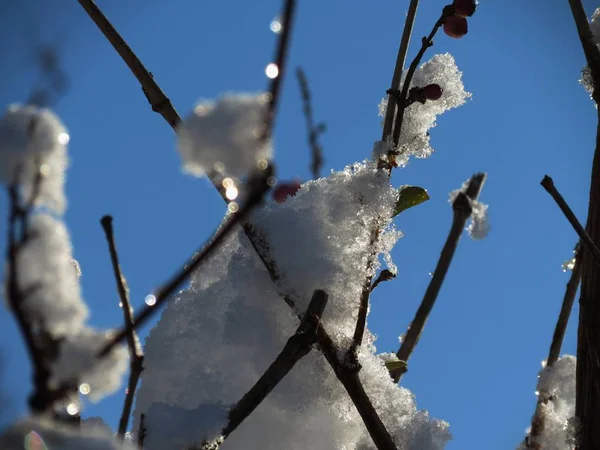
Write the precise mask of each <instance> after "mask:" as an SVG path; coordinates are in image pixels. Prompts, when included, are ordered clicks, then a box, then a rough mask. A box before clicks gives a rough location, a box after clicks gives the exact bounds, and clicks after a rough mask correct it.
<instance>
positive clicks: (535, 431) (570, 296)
mask: <svg viewBox="0 0 600 450" xmlns="http://www.w3.org/2000/svg"><path fill="white" fill-rule="evenodd" d="M580 251H581V246H580V244H577V248H576V250H575V255H574V256H575V265H574V266H573V270H572V272H571V277H570V278H569V282H568V283H567V289H566V291H565V296H564V298H563V303H562V307H561V309H560V314H559V316H558V320H557V322H556V327H555V328H554V335H553V336H552V343H551V344H550V352H549V354H548V359H547V360H546V367H547V368H550V367H552V366H553V365H554V363H556V361H558V358H559V355H560V349H561V347H562V343H563V340H564V337H565V332H566V331H567V325H568V323H569V316H570V315H571V310H572V309H573V303H574V301H575V294H576V293H577V289H578V288H579V284H580V282H581V267H582V266H581V257H580V256H581V255H580ZM550 401H552V396H551V395H550V394H549V393H548V392H545V391H540V392H538V399H537V402H536V407H535V412H534V414H533V418H532V419H531V429H530V431H529V434H528V435H527V437H526V438H525V441H524V445H525V448H528V449H531V450H541V449H542V447H541V446H540V444H539V443H538V442H537V438H538V437H539V436H541V435H542V433H543V431H544V428H545V426H546V413H545V411H546V408H545V405H546V404H548V403H549V402H550Z"/></svg>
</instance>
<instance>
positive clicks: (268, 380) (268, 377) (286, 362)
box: [212, 290, 328, 445]
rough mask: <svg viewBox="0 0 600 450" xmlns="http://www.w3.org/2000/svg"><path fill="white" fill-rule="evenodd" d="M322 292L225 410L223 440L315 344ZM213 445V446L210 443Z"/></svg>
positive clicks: (324, 295)
mask: <svg viewBox="0 0 600 450" xmlns="http://www.w3.org/2000/svg"><path fill="white" fill-rule="evenodd" d="M327 299H328V295H327V293H326V292H325V291H322V290H316V291H315V292H314V294H313V297H312V299H311V301H310V303H309V305H308V309H307V310H306V313H305V314H304V316H303V318H302V321H301V322H300V325H299V326H298V329H297V330H296V333H295V334H294V335H293V336H292V337H290V338H289V339H288V341H287V343H286V344H285V347H283V350H281V353H280V354H279V355H278V356H277V358H276V359H275V361H273V363H272V364H271V365H270V366H269V368H268V369H267V370H266V371H265V373H264V374H263V375H262V376H261V377H260V379H259V380H258V381H257V382H256V384H255V385H254V386H252V388H251V389H250V390H249V391H248V392H247V393H246V394H245V395H244V396H243V397H242V399H241V400H240V401H239V402H237V403H236V405H235V406H233V407H232V408H231V410H230V411H229V422H228V423H227V425H226V426H225V428H223V431H222V432H221V435H222V439H223V440H224V439H227V437H228V436H229V435H230V434H231V433H232V432H233V431H234V430H235V429H236V428H237V427H238V426H239V425H240V424H241V423H242V422H243V421H244V420H245V419H246V418H247V417H248V416H249V415H250V414H252V412H253V411H254V410H255V409H256V408H257V407H258V405H260V404H261V403H262V401H263V400H264V399H265V398H267V396H268V395H269V394H270V393H271V391H272V390H273V389H275V386H277V385H278V384H279V382H280V381H281V380H283V378H284V377H285V376H286V375H287V374H288V373H289V372H290V370H292V368H293V367H294V366H295V365H296V363H297V362H298V361H300V360H301V359H302V358H303V357H304V356H306V355H307V354H308V353H309V352H310V351H311V350H312V346H313V344H315V342H316V340H317V337H316V331H317V329H318V328H319V326H320V320H321V317H322V316H323V311H324V310H325V306H326V304H327ZM212 444H213V445H214V443H212Z"/></svg>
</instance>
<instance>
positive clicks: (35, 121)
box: [0, 105, 69, 214]
mask: <svg viewBox="0 0 600 450" xmlns="http://www.w3.org/2000/svg"><path fill="white" fill-rule="evenodd" d="M68 142H69V135H68V133H67V131H66V129H65V127H64V126H63V124H62V123H61V121H60V119H59V118H58V117H57V116H56V115H55V114H54V113H53V112H52V111H50V110H49V109H45V108H38V107H36V106H29V105H28V106H21V105H11V106H9V107H8V109H7V110H6V112H5V113H4V116H3V117H2V119H0V183H2V184H5V185H10V184H13V183H14V182H15V181H17V182H18V184H19V185H20V186H21V188H22V193H23V196H24V198H26V199H28V198H29V197H30V196H31V193H32V187H33V181H34V179H35V178H36V175H37V173H38V171H41V173H42V175H43V177H42V180H41V183H40V192H39V195H38V197H37V201H36V204H37V205H40V206H45V207H47V208H49V209H51V210H52V211H54V212H56V213H58V214H62V213H63V211H64V210H65V205H66V199H65V194H64V183H65V170H66V168H67V165H68V158H67V149H66V144H67V143H68Z"/></svg>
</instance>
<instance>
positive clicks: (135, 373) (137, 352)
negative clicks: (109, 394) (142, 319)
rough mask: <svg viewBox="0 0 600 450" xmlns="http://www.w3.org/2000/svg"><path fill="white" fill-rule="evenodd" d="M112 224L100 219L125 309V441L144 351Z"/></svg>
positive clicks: (121, 435) (121, 436)
mask: <svg viewBox="0 0 600 450" xmlns="http://www.w3.org/2000/svg"><path fill="white" fill-rule="evenodd" d="M112 223H113V218H112V217H111V216H104V217H102V219H100V224H101V225H102V229H103V230H104V234H105V235H106V241H107V243H108V250H109V253H110V260H111V263H112V267H113V272H114V275H115V281H116V283H117V291H118V293H119V298H120V300H121V308H122V309H123V318H124V321H125V331H126V333H127V335H126V339H127V346H128V347H129V380H128V382H127V391H126V392H125V401H124V402H123V410H122V412H121V418H120V419H119V429H118V431H117V436H118V437H119V439H121V440H123V439H124V438H125V432H126V431H127V424H128V422H129V416H130V415H131V405H132V404H133V397H134V395H135V389H136V387H137V383H138V380H139V378H140V375H141V374H142V370H143V364H144V351H143V350H142V346H141V345H140V340H139V338H138V336H137V333H136V332H135V329H134V326H133V308H132V307H131V303H130V301H129V287H128V286H127V280H126V279H125V276H124V275H123V272H122V271H121V264H120V263H119V255H118V253H117V245H116V243H115V236H114V231H113V225H112Z"/></svg>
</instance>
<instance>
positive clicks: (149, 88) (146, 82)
mask: <svg viewBox="0 0 600 450" xmlns="http://www.w3.org/2000/svg"><path fill="white" fill-rule="evenodd" d="M77 1H78V2H79V4H80V5H81V6H82V7H83V9H85V11H86V12H87V14H88V15H89V16H90V18H91V19H92V20H93V21H94V23H95V24H96V25H97V26H98V28H99V29H100V31H102V34H104V36H105V37H106V39H108V41H109V42H110V43H111V44H112V46H113V47H114V49H115V50H116V51H117V53H118V54H119V55H120V56H121V58H122V59H123V61H125V64H127V66H128V67H129V70H131V72H132V73H133V74H134V75H135V77H136V78H137V80H138V81H139V82H140V84H141V85H142V90H143V92H144V94H145V95H146V98H147V99H148V103H150V106H151V107H152V111H154V112H157V113H159V114H160V115H161V116H162V117H163V118H164V119H165V120H166V121H167V123H168V124H169V125H171V127H172V128H173V129H175V128H176V127H177V125H179V123H180V122H181V118H180V117H179V114H177V111H175V108H174V107H173V105H172V104H171V101H170V100H169V99H168V98H167V96H166V95H165V94H164V93H163V91H162V90H161V89H160V87H159V86H158V84H156V82H155V81H154V77H153V76H152V74H151V73H150V72H148V70H146V68H145V67H144V65H143V64H142V62H141V61H140V60H139V58H138V57H137V56H136V55H135V53H133V51H132V50H131V49H130V48H129V46H128V45H127V43H126V42H125V40H124V39H123V38H122V37H121V35H120V34H119V33H118V32H117V30H116V29H115V27H113V26H112V24H111V23H110V22H109V20H108V19H107V18H106V16H105V15H104V14H103V13H102V11H100V8H98V6H96V3H95V2H94V1H93V0H77Z"/></svg>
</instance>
